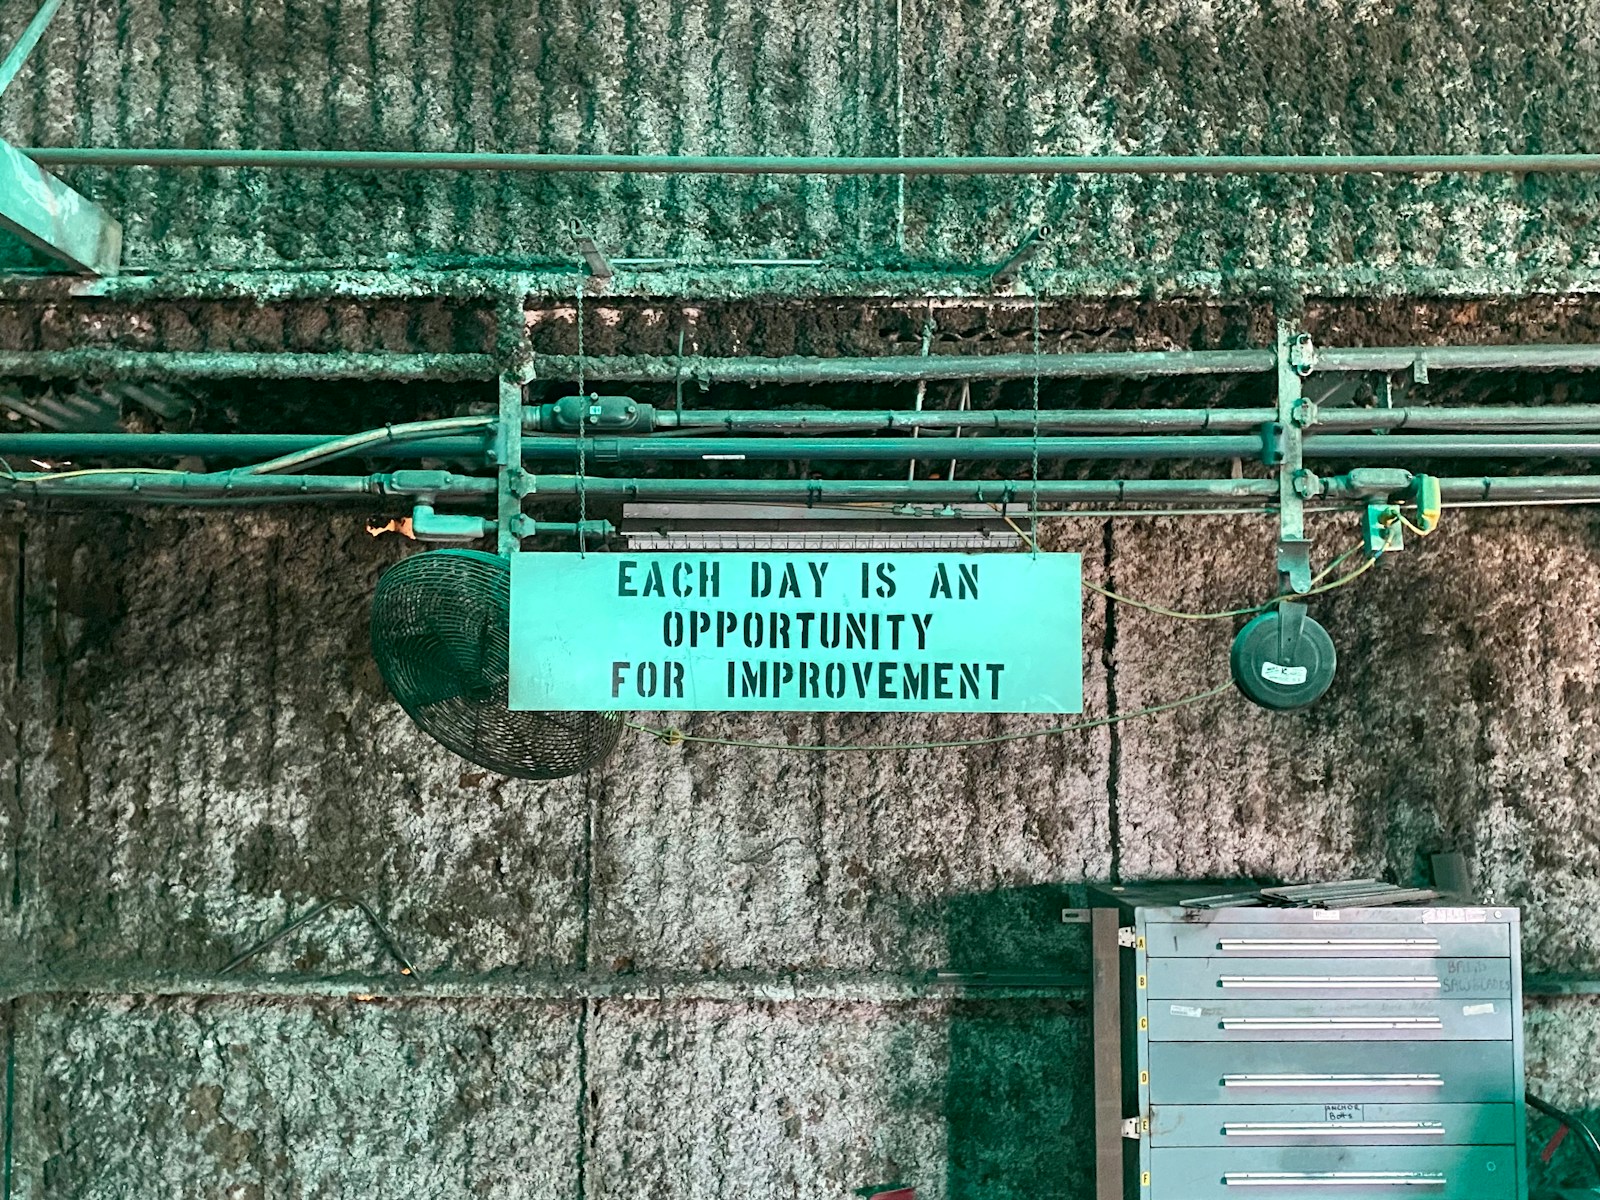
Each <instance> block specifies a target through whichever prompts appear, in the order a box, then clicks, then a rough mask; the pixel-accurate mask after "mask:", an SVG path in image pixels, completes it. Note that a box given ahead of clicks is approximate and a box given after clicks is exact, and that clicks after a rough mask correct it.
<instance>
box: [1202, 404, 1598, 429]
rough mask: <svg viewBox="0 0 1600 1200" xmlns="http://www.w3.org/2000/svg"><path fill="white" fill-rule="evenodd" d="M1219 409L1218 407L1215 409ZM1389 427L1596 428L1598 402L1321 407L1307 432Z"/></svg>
mask: <svg viewBox="0 0 1600 1200" xmlns="http://www.w3.org/2000/svg"><path fill="white" fill-rule="evenodd" d="M1216 411H1221V410H1216ZM1374 429H1390V430H1402V429H1403V430H1408V431H1415V432H1418V433H1422V432H1429V431H1434V430H1470V429H1482V430H1490V429H1497V430H1506V431H1521V432H1525V433H1534V432H1538V431H1540V430H1550V431H1556V430H1562V429H1594V430H1600V404H1562V405H1550V406H1544V405H1525V406H1523V405H1509V404H1505V405H1474V406H1471V407H1469V406H1466V405H1463V406H1461V407H1459V408H1432V407H1420V406H1419V407H1414V408H1324V409H1321V410H1319V412H1318V413H1317V420H1316V424H1314V425H1313V426H1311V428H1310V430H1308V434H1309V435H1310V436H1320V433H1321V431H1328V432H1346V431H1348V432H1356V431H1360V430H1374Z"/></svg>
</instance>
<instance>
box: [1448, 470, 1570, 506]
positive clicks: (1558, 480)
mask: <svg viewBox="0 0 1600 1200" xmlns="http://www.w3.org/2000/svg"><path fill="white" fill-rule="evenodd" d="M1439 494H1440V495H1441V496H1442V497H1443V499H1444V502H1445V504H1447V505H1449V504H1459V503H1462V502H1464V501H1496V500H1504V501H1508V502H1513V501H1519V500H1600V475H1484V476H1480V477H1478V478H1470V477H1453V478H1445V479H1441V480H1439Z"/></svg>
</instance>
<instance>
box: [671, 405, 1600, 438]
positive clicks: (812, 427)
mask: <svg viewBox="0 0 1600 1200" xmlns="http://www.w3.org/2000/svg"><path fill="white" fill-rule="evenodd" d="M1390 411H1398V410H1390ZM1275 415H1276V414H1275V413H1274V411H1273V410H1272V409H1270V408H1137V409H1072V410H1062V409H1045V410H1044V411H1042V412H1040V413H1039V416H1038V424H1039V429H1040V430H1041V431H1042V432H1045V433H1061V432H1073V433H1147V432H1148V433H1156V432H1160V433H1221V432H1227V431H1242V430H1254V429H1259V428H1260V427H1261V426H1262V425H1265V424H1266V423H1267V422H1269V421H1271V420H1273V419H1274V417H1275ZM653 420H654V424H655V427H656V428H657V429H681V430H708V431H709V430H717V431H720V432H723V433H788V432H791V431H795V430H800V431H805V432H811V433H828V432H850V431H869V430H880V429H881V430H898V429H904V430H918V429H922V430H954V431H959V432H962V433H970V432H973V431H979V430H989V431H994V432H1001V431H1011V432H1017V431H1022V430H1031V429H1032V428H1033V425H1034V414H1033V412H1032V411H1031V410H1029V409H989V410H974V409H965V410H961V411H955V410H952V411H948V412H946V411H942V410H937V409H922V410H921V411H915V410H912V409H894V408H887V409H871V410H864V411H850V410H845V409H810V410H808V409H776V410H771V411H764V410H760V409H685V410H684V411H683V412H681V413H680V412H675V411H673V410H671V409H658V410H657V411H656V413H655V416H654V418H653ZM1597 427H1600V426H1597Z"/></svg>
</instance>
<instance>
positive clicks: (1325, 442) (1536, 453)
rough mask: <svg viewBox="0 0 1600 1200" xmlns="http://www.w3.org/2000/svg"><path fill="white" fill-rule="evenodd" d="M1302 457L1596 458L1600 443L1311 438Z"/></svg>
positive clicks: (1466, 436) (1480, 436)
mask: <svg viewBox="0 0 1600 1200" xmlns="http://www.w3.org/2000/svg"><path fill="white" fill-rule="evenodd" d="M1304 453H1305V457H1307V458H1354V459H1360V460H1362V461H1368V460H1379V461H1393V460H1394V459H1397V458H1406V459H1419V458H1600V438H1594V437H1577V436H1572V435H1565V434H1554V433H1550V434H1523V435H1520V436H1510V435H1507V434H1503V433H1429V434H1403V433H1400V434H1396V433H1391V434H1367V435H1363V434H1312V435H1308V436H1307V437H1306V439H1305V449H1304Z"/></svg>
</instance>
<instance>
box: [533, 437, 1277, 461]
mask: <svg viewBox="0 0 1600 1200" xmlns="http://www.w3.org/2000/svg"><path fill="white" fill-rule="evenodd" d="M579 441H580V439H578V438H575V437H551V436H528V437H524V438H523V439H522V456H523V458H525V459H576V458H577V457H578V453H579ZM581 441H582V443H583V450H584V453H585V454H586V456H587V457H588V458H589V459H590V460H591V461H592V462H595V463H609V462H619V463H637V462H707V461H713V462H714V461H735V462H736V461H750V462H779V461H789V460H793V459H808V460H810V461H813V462H830V461H845V460H849V461H873V462H883V461H904V460H906V459H914V458H936V459H940V460H949V459H961V460H963V461H974V460H983V461H990V462H1003V461H1018V460H1027V459H1030V458H1032V457H1033V456H1035V455H1037V456H1038V457H1040V458H1045V459H1059V458H1072V459H1086V460H1087V459H1099V460H1104V459H1148V460H1155V459H1178V458H1247V457H1250V456H1252V455H1255V456H1259V455H1260V454H1261V448H1262V439H1261V437H1260V436H1259V435H1257V436H1253V437H1249V436H1239V435H1227V434H1216V435H1211V436H1206V435H1203V434H1200V435H1183V436H1176V437H1161V436H1147V437H1138V436H1133V437H1116V436H1107V437H1040V438H1031V437H982V438H961V439H956V438H948V439H938V440H934V439H931V438H896V437H848V436H841V437H776V438H763V437H747V438H741V437H726V438H725V437H697V438H676V437H631V438H629V437H602V438H583V439H581Z"/></svg>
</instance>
